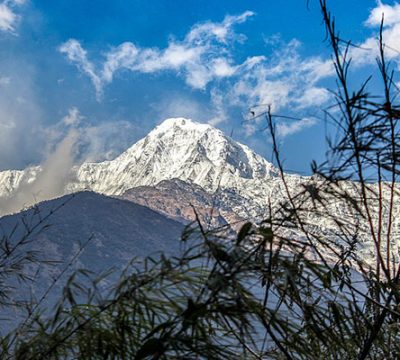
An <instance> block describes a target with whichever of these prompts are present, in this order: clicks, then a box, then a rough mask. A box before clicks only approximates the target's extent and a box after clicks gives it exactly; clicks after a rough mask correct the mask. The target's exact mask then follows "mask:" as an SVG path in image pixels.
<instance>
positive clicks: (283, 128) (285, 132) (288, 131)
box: [276, 118, 317, 139]
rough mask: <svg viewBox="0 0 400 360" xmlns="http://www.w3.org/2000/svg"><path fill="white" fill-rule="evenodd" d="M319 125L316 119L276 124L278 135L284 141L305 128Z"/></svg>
mask: <svg viewBox="0 0 400 360" xmlns="http://www.w3.org/2000/svg"><path fill="white" fill-rule="evenodd" d="M316 123H317V120H316V119H313V118H304V119H301V120H296V121H293V122H290V123H289V122H278V123H277V124H276V135H277V136H278V137H279V138H280V139H282V138H285V137H287V136H289V135H293V134H296V133H298V132H300V131H302V130H303V129H305V128H309V127H311V126H314V125H315V124H316Z"/></svg>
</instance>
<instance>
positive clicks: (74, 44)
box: [59, 39, 103, 96]
mask: <svg viewBox="0 0 400 360" xmlns="http://www.w3.org/2000/svg"><path fill="white" fill-rule="evenodd" d="M59 51H60V52H61V53H64V54H66V55H67V57H68V59H69V60H70V61H71V62H73V63H75V64H76V65H77V66H78V68H79V69H80V70H81V71H82V72H83V73H85V74H86V75H87V76H89V78H90V80H92V83H93V86H94V88H95V89H96V94H97V95H98V96H100V95H101V93H102V89H103V84H102V79H100V77H99V76H98V75H97V74H96V71H95V68H94V66H93V64H92V63H91V62H90V61H89V60H88V59H87V53H86V50H84V49H83V48H82V46H81V44H80V43H79V41H77V40H74V39H71V40H68V41H67V42H66V43H64V44H63V45H61V46H60V48H59Z"/></svg>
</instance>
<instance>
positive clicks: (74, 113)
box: [61, 106, 85, 126]
mask: <svg viewBox="0 0 400 360" xmlns="http://www.w3.org/2000/svg"><path fill="white" fill-rule="evenodd" d="M84 118H85V117H84V116H82V115H81V113H80V112H79V109H78V108H77V107H75V106H73V107H72V108H70V109H69V110H68V114H67V115H65V116H64V117H63V118H62V120H61V121H62V122H63V124H64V125H66V126H77V125H79V123H80V122H81V120H83V119H84Z"/></svg>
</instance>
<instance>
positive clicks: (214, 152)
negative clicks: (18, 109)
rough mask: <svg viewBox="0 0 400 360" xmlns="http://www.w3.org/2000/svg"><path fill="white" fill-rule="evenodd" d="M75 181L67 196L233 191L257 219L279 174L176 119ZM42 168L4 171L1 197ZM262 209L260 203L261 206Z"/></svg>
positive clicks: (88, 166) (245, 151) (214, 133)
mask: <svg viewBox="0 0 400 360" xmlns="http://www.w3.org/2000/svg"><path fill="white" fill-rule="evenodd" d="M73 170H74V171H73V173H74V175H75V176H74V178H71V180H70V181H68V182H67V184H66V186H65V188H64V191H63V193H61V194H58V195H63V194H66V193H72V192H77V191H81V190H91V191H95V192H98V193H101V194H105V195H114V196H115V195H122V194H123V193H125V192H126V191H127V190H129V189H132V188H135V187H138V186H154V185H156V184H158V183H159V182H161V181H163V180H171V179H174V178H176V179H179V180H181V181H184V182H188V183H193V184H195V185H199V186H201V187H202V188H203V189H204V190H205V191H207V192H210V193H214V192H216V191H217V190H218V189H228V190H229V191H231V192H234V194H235V195H238V196H240V197H243V198H244V199H248V200H249V203H247V204H246V203H244V202H241V203H240V204H239V205H240V206H239V208H237V209H236V210H237V212H238V213H239V214H240V215H241V216H248V215H249V213H250V214H251V215H255V214H256V213H257V212H258V209H257V211H256V210H254V207H258V205H261V206H263V205H264V204H265V201H266V199H267V198H268V197H269V196H270V195H271V191H272V188H273V186H272V187H271V185H272V183H274V182H275V181H276V180H277V178H278V172H277V170H276V169H275V168H274V167H273V165H272V164H271V163H269V162H268V161H267V160H265V159H264V158H263V157H261V156H260V155H258V154H256V153H255V152H253V151H252V150H250V149H249V148H248V147H247V146H245V145H242V144H240V143H238V142H236V141H234V140H233V139H231V138H230V137H228V136H226V135H224V134H223V133H222V132H221V131H220V130H218V129H216V128H214V127H212V126H210V125H207V124H200V123H197V122H194V121H192V120H189V119H184V118H171V119H167V120H165V121H164V122H163V123H162V124H161V125H159V126H157V127H156V128H155V129H154V130H153V131H151V132H150V133H149V134H148V135H147V136H146V137H145V138H143V139H141V140H140V141H138V142H137V143H136V144H134V145H133V146H132V147H130V148H129V149H128V150H126V151H125V152H124V153H122V154H121V155H119V156H118V157H117V158H115V159H114V160H111V161H104V162H100V163H83V164H82V165H81V166H79V167H75V168H74V169H73ZM40 171H41V168H40V167H32V168H28V169H26V170H24V171H12V170H11V171H3V172H0V207H1V197H5V198H7V197H10V196H12V195H13V193H15V192H17V191H18V188H20V187H21V185H22V184H25V183H31V182H34V181H35V178H36V177H37V175H38V174H39V173H40ZM256 204H258V205H257V206H256Z"/></svg>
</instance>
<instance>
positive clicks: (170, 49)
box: [59, 11, 254, 99]
mask: <svg viewBox="0 0 400 360" xmlns="http://www.w3.org/2000/svg"><path fill="white" fill-rule="evenodd" d="M253 15H254V13H252V12H251V11H246V12H244V13H243V14H241V15H238V16H226V17H225V19H224V20H223V21H222V22H221V23H214V22H205V23H202V24H196V25H194V26H193V27H192V29H191V30H190V31H189V32H188V33H187V34H186V36H185V38H184V39H183V40H182V41H176V40H170V41H169V43H168V46H167V47H166V48H165V49H158V48H139V47H137V46H136V45H135V44H133V43H131V42H125V43H123V44H121V45H119V46H117V47H115V48H113V49H111V50H110V51H109V52H108V53H106V55H105V61H104V62H103V64H102V65H101V66H100V67H96V66H95V65H94V63H93V62H91V61H90V60H89V59H88V57H87V53H86V51H85V50H84V49H83V48H82V45H81V44H80V43H79V42H78V41H77V40H75V39H70V40H68V41H67V42H66V43H64V44H62V45H61V46H60V48H59V50H60V52H61V53H63V54H65V55H66V56H67V58H68V60H70V61H71V62H72V63H73V64H75V65H76V66H77V67H78V68H79V69H80V70H81V71H82V72H83V73H85V74H86V75H87V76H88V77H89V78H90V79H91V81H92V83H93V85H94V87H95V90H96V95H97V98H98V99H100V98H101V95H102V91H103V88H104V86H105V85H106V84H108V83H110V82H111V81H112V80H113V77H114V75H115V73H116V72H118V71H119V70H123V69H125V70H130V71H134V72H141V73H155V72H160V71H165V70H174V71H177V72H179V73H180V74H182V76H183V77H184V79H185V81H186V83H187V84H188V85H189V86H191V87H193V88H195V89H204V88H205V87H206V86H207V84H208V83H209V82H210V81H212V80H213V79H216V78H224V77H229V76H232V75H233V74H234V73H235V71H236V66H234V65H233V64H232V62H233V61H232V59H231V57H230V55H229V50H228V48H227V44H228V43H229V42H232V41H236V40H239V41H240V40H243V36H239V35H237V34H236V33H235V32H234V31H233V29H232V28H233V26H234V25H235V24H240V23H242V22H244V21H246V19H247V18H249V17H251V16H253Z"/></svg>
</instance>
